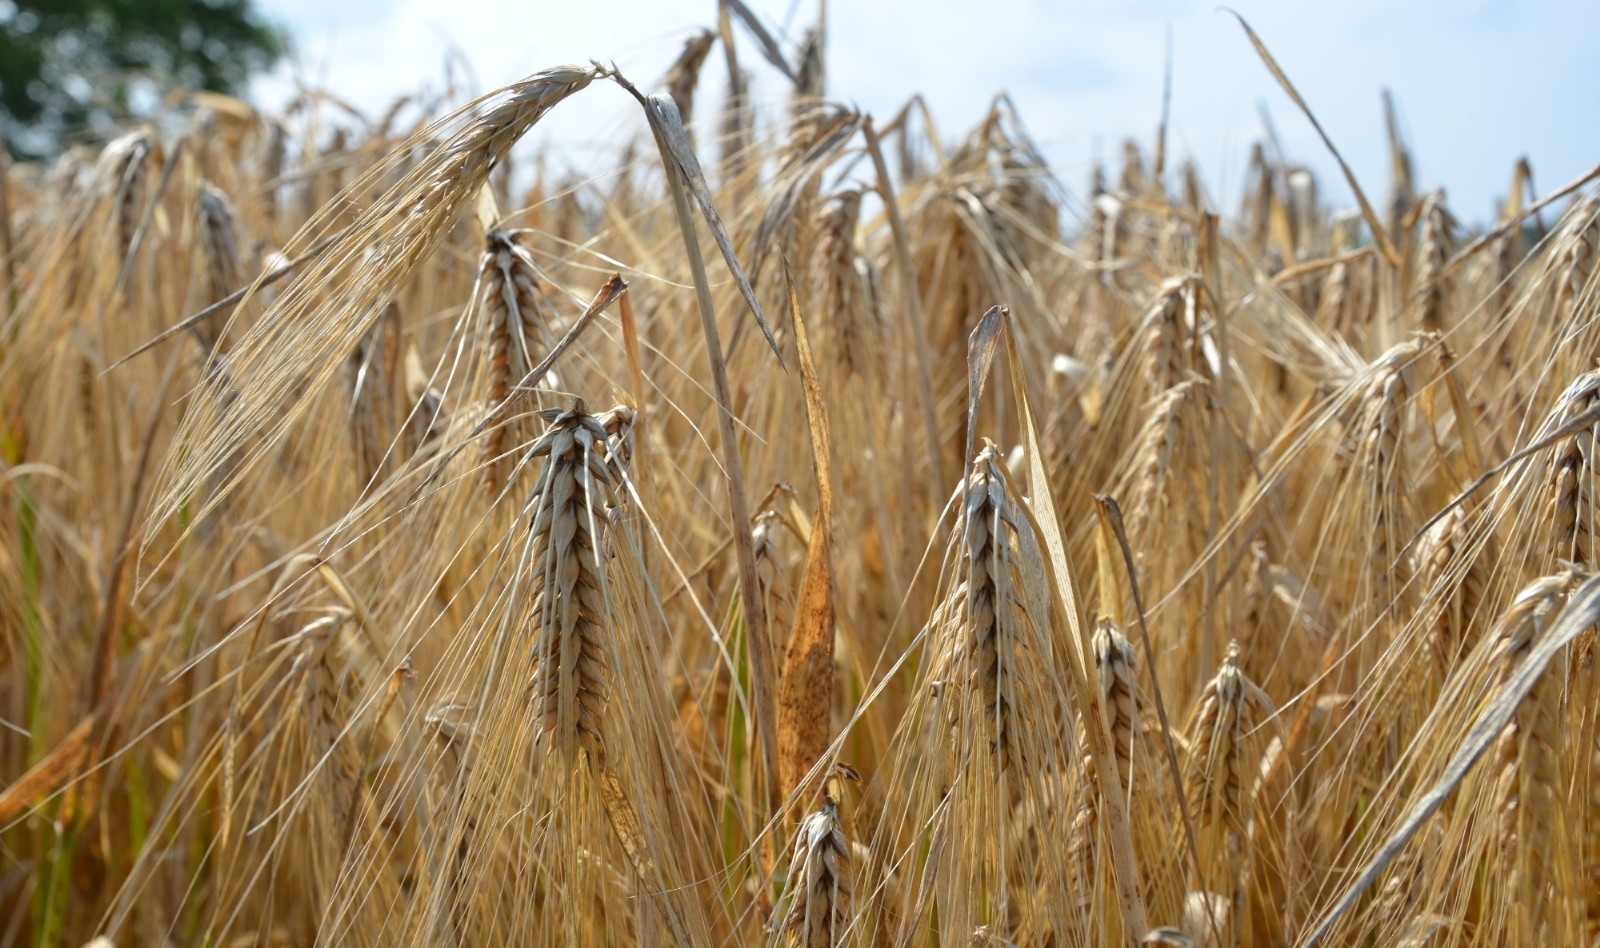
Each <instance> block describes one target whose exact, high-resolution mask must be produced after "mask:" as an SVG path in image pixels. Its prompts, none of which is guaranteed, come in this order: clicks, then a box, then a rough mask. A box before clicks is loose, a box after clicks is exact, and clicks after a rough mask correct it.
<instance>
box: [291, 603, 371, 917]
mask: <svg viewBox="0 0 1600 948" xmlns="http://www.w3.org/2000/svg"><path fill="white" fill-rule="evenodd" d="M343 624H344V622H343V620H342V618H340V617H339V616H329V617H325V618H323V619H319V620H317V621H316V622H313V623H311V624H310V625H308V626H306V627H305V628H304V629H303V630H301V632H300V646H299V651H298V653H297V654H296V655H295V660H294V664H293V666H292V667H291V668H290V671H289V675H290V678H291V680H293V681H295V682H297V688H298V694H297V697H298V700H297V701H296V702H295V704H294V707H295V708H296V709H297V710H298V712H299V713H301V714H303V715H304V716H305V718H304V720H305V735H306V747H305V760H306V761H308V762H309V763H310V764H311V765H312V766H316V767H318V768H320V770H321V775H320V776H319V778H318V779H319V780H320V781H321V782H322V784H323V785H324V786H325V787H326V788H327V794H328V795H327V797H326V798H325V799H326V800H327V801H328V803H327V805H326V807H325V808H324V807H319V806H315V805H313V806H311V807H309V808H308V809H309V810H310V811H312V812H314V813H319V814H327V815H328V816H330V817H331V819H330V821H329V823H328V824H327V825H328V827H329V829H330V830H331V832H332V837H331V838H330V839H329V840H328V841H329V842H330V843H331V844H332V846H331V847H330V848H328V849H325V850H324V852H325V853H327V854H328V858H327V859H324V860H319V863H320V865H319V871H321V872H324V873H326V874H327V875H326V878H324V879H321V880H319V884H320V885H324V886H330V887H331V884H332V881H333V876H332V872H333V871H336V870H337V868H338V865H339V863H340V862H342V861H343V858H344V853H345V851H346V849H347V848H348V847H349V845H350V840H351V836H352V834H353V833H354V831H355V818H356V813H357V808H358V806H359V804H360V802H361V798H360V794H361V760H360V753H359V751H358V749H357V747H356V740H355V736H354V735H353V734H351V733H349V724H350V716H351V712H352V705H353V703H354V702H353V694H352V692H353V690H354V684H355V683H354V681H353V679H352V677H351V674H350V670H349V669H348V667H347V666H346V665H345V664H344V663H341V662H340V661H339V654H340V652H339V649H338V648H337V646H338V643H339V632H340V629H341V627H342V626H343ZM318 818H319V819H320V818H321V817H320V815H319V817H318ZM323 891H325V892H326V891H330V889H329V888H324V889H323Z"/></svg>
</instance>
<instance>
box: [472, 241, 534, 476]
mask: <svg viewBox="0 0 1600 948" xmlns="http://www.w3.org/2000/svg"><path fill="white" fill-rule="evenodd" d="M484 244H485V246H484V252H483V258H482V262H481V263H480V266H479V271H478V273H479V276H478V279H479V284H480V287H481V289H480V294H481V296H480V303H479V305H480V307H481V309H482V313H483V315H482V317H481V319H482V324H483V327H484V330H485V333H486V335H487V336H488V342H489V398H490V403H491V404H495V405H499V404H501V403H503V402H504V401H505V399H506V397H507V396H508V395H510V394H511V387H512V386H513V385H515V384H517V383H518V382H519V381H521V380H522V379H523V377H525V376H526V375H527V374H528V373H529V372H530V371H532V370H533V367H534V366H535V365H537V364H538V359H536V358H535V357H534V344H535V340H540V341H542V340H543V337H544V332H545V327H546V326H547V325H548V316H547V313H546V309H545V306H544V290H543V287H542V286H541V285H540V282H539V277H538V273H537V268H536V267H535V266H534V263H533V258H532V257H531V256H529V254H528V251H527V248H525V247H523V246H522V245H521V244H520V243H518V242H517V240H516V237H515V235H513V234H510V233H507V232H506V231H500V230H492V231H490V232H489V233H488V234H487V235H486V236H485V238H484ZM509 424H510V423H509V422H508V423H506V424H501V425H497V426H496V427H494V428H493V429H492V430H491V431H490V432H489V435H488V437H487V438H486V439H485V441H484V486H485V487H486V488H487V490H488V493H489V496H490V497H491V498H492V497H493V496H494V495H495V494H496V493H498V491H499V489H500V486H501V474H502V471H503V468H504V467H505V465H504V463H503V459H502V458H501V455H503V454H504V453H505V451H506V442H507V441H508V440H510V438H511V436H512V432H511V431H510V429H509V427H508V426H509Z"/></svg>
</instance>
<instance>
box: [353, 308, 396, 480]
mask: <svg viewBox="0 0 1600 948" xmlns="http://www.w3.org/2000/svg"><path fill="white" fill-rule="evenodd" d="M401 332H402V327H401V317H400V304H399V303H397V302H390V303H389V305H388V306H387V307H385V308H384V311H383V318H382V319H380V320H378V322H376V323H374V324H373V326H372V328H371V329H369V330H368V331H367V334H366V335H364V336H362V337H361V341H360V342H359V343H357V344H356V348H355V351H354V352H352V353H350V357H349V359H348V360H347V361H346V364H345V365H346V370H347V373H348V377H349V385H350V412H349V418H350V431H351V436H352V439H353V440H354V442H355V453H356V457H357V459H358V460H359V462H360V467H359V469H358V473H359V475H360V477H361V479H362V481H363V482H365V481H367V480H369V479H371V478H372V477H373V476H374V475H375V474H377V473H378V470H379V468H380V466H382V464H383V459H384V455H385V453H386V452H387V451H388V448H389V443H390V439H391V438H392V437H393V435H394V418H393V416H394V385H395V376H396V375H397V374H398V373H399V363H400V335H401Z"/></svg>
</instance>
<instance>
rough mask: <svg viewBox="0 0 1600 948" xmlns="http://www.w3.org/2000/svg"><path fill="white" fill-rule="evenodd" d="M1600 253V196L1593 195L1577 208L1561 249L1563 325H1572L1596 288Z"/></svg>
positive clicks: (1560, 308) (1559, 302) (1558, 289)
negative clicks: (1595, 278)
mask: <svg viewBox="0 0 1600 948" xmlns="http://www.w3.org/2000/svg"><path fill="white" fill-rule="evenodd" d="M1597 255H1600V197H1593V198H1590V199H1589V200H1588V201H1586V202H1585V203H1584V204H1582V205H1580V206H1579V207H1578V208H1576V209H1575V210H1574V211H1573V213H1572V229H1571V231H1570V232H1569V233H1568V235H1567V238H1566V242H1565V244H1564V245H1563V246H1562V249H1561V256H1560V262H1559V264H1558V266H1559V270H1560V277H1559V279H1560V283H1559V284H1557V287H1556V295H1557V300H1556V308H1555V315H1556V318H1557V319H1559V320H1561V322H1562V324H1563V325H1571V324H1572V323H1573V321H1574V320H1575V319H1577V318H1578V316H1579V307H1580V306H1581V305H1582V303H1583V301H1584V299H1585V296H1586V293H1587V294H1592V292H1593V291H1592V290H1590V289H1589V284H1590V282H1591V281H1592V279H1593V277H1594V274H1595V260H1596V257H1597Z"/></svg>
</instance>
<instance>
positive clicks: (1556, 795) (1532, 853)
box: [1490, 573, 1572, 944]
mask: <svg viewBox="0 0 1600 948" xmlns="http://www.w3.org/2000/svg"><path fill="white" fill-rule="evenodd" d="M1571 584H1572V577H1571V575H1570V574H1566V573H1562V574H1557V575H1553V576H1545V577H1542V578H1540V579H1538V580H1535V581H1534V582H1533V583H1531V584H1529V585H1528V586H1527V587H1526V588H1524V589H1523V590H1522V592H1521V593H1519V594H1518V595H1517V598H1516V600H1515V601H1514V602H1513V603H1512V604H1511V608H1510V609H1509V610H1507V611H1506V613H1505V614H1504V615H1503V616H1502V617H1501V619H1500V622H1499V624H1498V626H1497V628H1496V630H1495V631H1494V633H1493V639H1492V642H1493V645H1492V647H1491V648H1492V650H1491V653H1490V662H1491V663H1492V666H1493V667H1494V669H1495V674H1496V676H1497V678H1498V679H1499V680H1500V681H1505V680H1506V679H1508V678H1509V677H1510V676H1511V674H1512V672H1513V671H1514V670H1515V668H1516V666H1517V665H1518V663H1519V662H1520V661H1521V660H1522V658H1523V656H1525V655H1526V654H1527V653H1528V651H1529V649H1531V648H1533V646H1534V645H1535V643H1536V642H1537V641H1538V639H1539V638H1540V637H1541V636H1542V635H1544V633H1545V629H1546V627H1547V626H1548V625H1549V623H1550V622H1551V621H1553V620H1554V618H1555V615H1556V613H1557V612H1558V611H1559V609H1560V607H1561V604H1562V602H1563V601H1564V600H1565V598H1566V593H1567V591H1568V589H1569V588H1570V586H1571ZM1558 663H1560V664H1564V663H1562V662H1560V660H1559V659H1558ZM1563 678H1564V676H1563V675H1562V674H1561V673H1560V671H1559V669H1558V668H1555V667H1552V668H1551V669H1549V670H1547V671H1546V672H1545V674H1544V675H1542V676H1541V677H1540V679H1539V681H1538V682H1537V683H1536V684H1535V685H1534V687H1533V690H1532V691H1530V692H1529V693H1528V695H1527V696H1526V697H1525V698H1523V699H1522V702H1521V704H1520V705H1519V706H1518V708H1517V711H1516V714H1515V715H1514V716H1513V717H1512V719H1511V722H1510V723H1509V724H1507V725H1506V726H1505V728H1504V729H1503V730H1502V731H1501V732H1500V736H1499V738H1498V739H1497V740H1496V742H1495V745H1494V749H1493V750H1492V751H1491V753H1492V754H1493V755H1494V764H1493V766H1494V771H1493V774H1494V777H1493V779H1494V791H1493V793H1494V807H1495V811H1494V812H1495V818H1496V819H1497V820H1498V822H1499V841H1500V849H1501V853H1502V858H1503V860H1504V862H1503V865H1505V866H1507V867H1508V871H1507V873H1506V880H1505V882H1506V884H1505V888H1504V890H1503V891H1504V892H1506V893H1514V894H1515V898H1516V904H1507V905H1505V907H1504V909H1503V911H1504V912H1505V913H1506V918H1507V924H1508V925H1509V926H1511V929H1510V932H1508V934H1515V935H1517V936H1518V942H1519V943H1521V944H1537V943H1549V942H1548V941H1547V939H1549V938H1550V937H1552V935H1553V933H1552V932H1551V931H1550V930H1549V929H1547V928H1545V927H1544V926H1545V925H1548V924H1549V923H1550V919H1549V918H1548V915H1549V912H1550V905H1549V894H1548V891H1547V889H1546V885H1547V883H1548V881H1549V878H1550V877H1551V876H1559V875H1560V874H1561V864H1562V862H1563V861H1564V860H1562V858H1561V857H1562V854H1563V853H1564V852H1565V850H1566V849H1567V846H1566V845H1565V843H1564V837H1563V836H1561V835H1559V833H1558V831H1559V829H1560V827H1561V826H1562V824H1563V822H1564V821H1563V819H1562V816H1563V811H1564V809H1565V808H1564V805H1563V804H1564V801H1565V799H1566V794H1565V792H1564V791H1563V790H1562V787H1563V782H1562V780H1561V776H1560V767H1561V755H1562V744H1563V741H1562V737H1561V730H1562V729H1561V727H1560V723H1559V710H1560V703H1561V691H1562V685H1563ZM1519 929H1520V931H1519Z"/></svg>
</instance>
